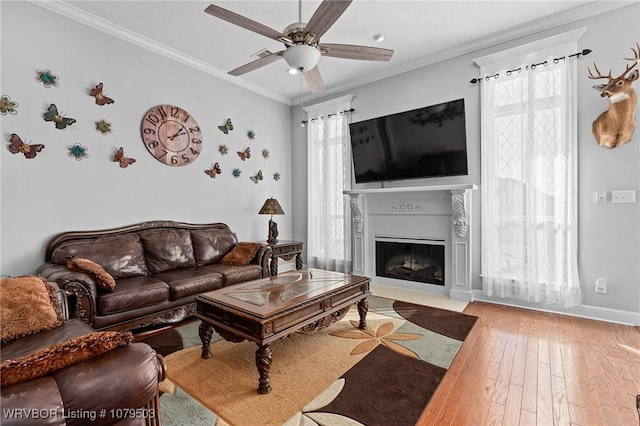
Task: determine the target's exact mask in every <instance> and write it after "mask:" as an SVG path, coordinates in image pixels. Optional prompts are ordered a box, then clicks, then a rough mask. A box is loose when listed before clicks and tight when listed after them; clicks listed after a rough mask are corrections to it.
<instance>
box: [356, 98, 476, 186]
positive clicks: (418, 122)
mask: <svg viewBox="0 0 640 426" xmlns="http://www.w3.org/2000/svg"><path fill="white" fill-rule="evenodd" d="M349 132H350V134H351V152H352V155H353V167H354V172H355V181H356V183H365V182H379V181H393V180H400V179H417V178H429V177H438V176H458V175H466V174H468V172H467V136H466V135H467V132H466V127H465V110H464V99H457V100H454V101H450V102H444V103H441V104H437V105H431V106H427V107H423V108H418V109H414V110H411V111H405V112H400V113H397V114H391V115H386V116H383V117H378V118H373V119H370V120H365V121H360V122H357V123H351V124H350V125H349Z"/></svg>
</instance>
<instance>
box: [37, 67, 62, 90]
mask: <svg viewBox="0 0 640 426" xmlns="http://www.w3.org/2000/svg"><path fill="white" fill-rule="evenodd" d="M36 73H37V74H38V75H37V76H36V81H39V82H40V83H42V85H43V86H44V87H46V88H49V87H51V86H57V85H58V76H57V75H55V74H52V73H51V70H50V69H46V70H44V71H43V70H38V71H36Z"/></svg>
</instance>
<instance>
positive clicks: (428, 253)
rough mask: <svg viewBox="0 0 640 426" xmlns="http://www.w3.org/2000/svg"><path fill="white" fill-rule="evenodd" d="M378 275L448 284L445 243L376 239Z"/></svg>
mask: <svg viewBox="0 0 640 426" xmlns="http://www.w3.org/2000/svg"><path fill="white" fill-rule="evenodd" d="M376 275H377V276H379V277H387V278H394V279H398V280H407V281H418V282H423V283H429V284H436V285H442V286H443V285H444V245H442V244H429V243H422V242H420V243H415V242H391V241H376Z"/></svg>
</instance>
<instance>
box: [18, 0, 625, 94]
mask: <svg viewBox="0 0 640 426" xmlns="http://www.w3.org/2000/svg"><path fill="white" fill-rule="evenodd" d="M29 1H30V2H31V3H32V4H34V5H37V6H39V7H42V8H44V9H47V10H49V11H52V12H54V13H57V14H59V15H62V16H64V17H67V18H69V19H72V20H74V21H76V22H79V23H81V24H84V25H87V26H89V27H91V28H94V29H96V30H98V31H102V32H104V33H107V34H110V35H112V36H114V37H117V38H119V39H121V40H124V41H127V42H129V43H132V44H134V45H136V46H139V47H141V48H143V49H146V50H149V51H151V52H154V53H157V54H159V55H162V56H164V57H166V58H169V59H172V60H175V61H177V62H179V63H182V64H184V65H186V66H189V67H192V68H194V69H197V70H199V71H201V72H204V73H206V74H209V75H212V76H214V77H216V78H219V79H221V80H223V81H226V82H229V83H231V84H234V85H236V86H239V87H242V88H244V89H246V90H249V91H251V92H254V93H256V94H259V95H261V96H264V97H266V98H269V99H272V100H274V101H277V102H280V103H282V104H285V105H287V106H293V105H297V104H301V103H313V101H314V100H317V99H321V98H324V97H326V96H331V95H333V94H336V93H340V92H343V91H346V90H350V89H353V88H355V87H360V86H363V85H365V84H369V83H373V82H375V81H378V80H382V79H385V78H389V77H393V76H396V75H398V74H402V73H405V72H408V71H413V70H415V69H418V68H422V67H425V66H428V65H432V64H435V63H438V62H442V61H445V60H448V59H452V58H455V57H458V56H462V55H466V54H469V53H473V52H477V51H479V50H482V49H486V48H490V47H494V46H498V45H500V44H503V43H507V42H510V41H513V40H517V39H520V38H523V37H528V36H531V35H534V34H536V33H539V32H542V31H548V30H552V29H553V28H556V27H559V26H561V25H565V24H570V23H572V22H575V21H578V20H580V19H586V18H590V17H592V16H596V15H600V14H602V13H606V12H609V11H612V10H615V9H620V8H623V7H627V6H630V5H632V4H637V0H635V1H626V0H625V1H607V0H597V1H594V2H591V3H587V4H585V5H583V6H580V7H577V8H575V9H571V10H568V11H566V12H563V13H558V14H555V15H553V16H550V17H546V18H543V19H539V20H536V21H532V22H529V23H527V24H524V25H520V26H518V27H514V28H511V29H509V30H506V31H499V32H496V33H494V34H492V35H489V36H487V37H484V38H480V39H477V40H474V41H471V42H469V43H466V44H464V45H461V46H457V47H453V48H450V49H447V50H444V51H440V52H437V53H434V54H432V55H427V56H424V57H421V58H418V59H415V60H413V61H409V62H405V63H402V64H398V65H397V66H395V67H392V68H390V69H387V70H384V71H380V72H377V73H372V74H367V75H366V76H363V77H362V78H359V79H356V80H352V81H350V82H348V83H344V84H340V85H337V86H334V87H332V88H331V89H327V90H324V91H323V92H322V93H319V94H309V95H306V96H302V97H297V96H294V97H288V96H285V95H282V94H279V93H276V92H274V91H272V90H269V89H267V88H265V87H263V86H261V85H257V84H253V83H250V82H247V81H245V80H242V79H238V78H234V77H233V76H230V75H228V74H227V73H226V72H225V71H223V70H220V69H218V68H216V67H214V66H212V65H211V64H209V63H206V62H204V61H201V60H199V59H196V58H194V57H192V56H189V55H185V54H184V53H181V52H179V51H177V50H175V49H172V48H170V47H168V46H165V45H163V44H160V43H158V42H156V41H153V40H151V39H149V38H147V37H144V36H142V35H140V34H138V33H135V32H133V31H129V30H127V29H125V28H123V27H120V26H117V25H115V24H113V23H111V22H108V21H106V20H104V19H102V18H99V17H97V16H95V15H92V14H90V13H87V12H85V11H83V10H81V9H78V8H76V7H74V6H72V5H70V4H68V3H65V2H64V1H62V0H49V1H36V0H29Z"/></svg>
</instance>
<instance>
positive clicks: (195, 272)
mask: <svg viewBox="0 0 640 426" xmlns="http://www.w3.org/2000/svg"><path fill="white" fill-rule="evenodd" d="M154 277H155V278H157V279H159V280H162V281H164V282H166V283H167V284H169V287H170V293H169V298H170V300H178V299H182V298H183V297H187V296H191V295H192V294H199V293H206V292H207V291H213V290H216V289H219V288H221V287H222V283H223V279H222V275H221V274H219V273H218V272H212V271H207V270H203V269H195V268H189V269H177V270H175V271H171V272H165V273H162V274H157V275H154Z"/></svg>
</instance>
